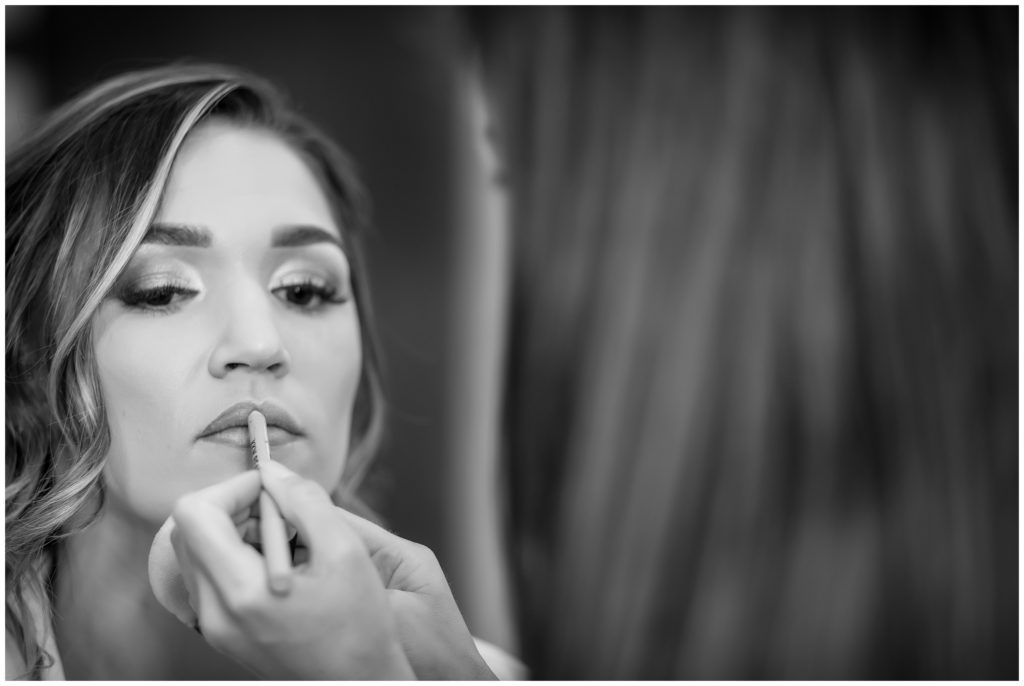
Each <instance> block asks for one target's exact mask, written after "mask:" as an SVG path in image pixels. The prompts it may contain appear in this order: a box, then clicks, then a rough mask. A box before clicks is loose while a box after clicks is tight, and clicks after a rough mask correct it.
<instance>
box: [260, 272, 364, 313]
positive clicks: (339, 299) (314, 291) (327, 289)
mask: <svg viewBox="0 0 1024 686" xmlns="http://www.w3.org/2000/svg"><path fill="white" fill-rule="evenodd" d="M303 291H305V292H306V293H305V294H306V295H309V296H310V297H311V298H317V299H318V301H317V303H316V304H315V305H312V306H310V305H309V304H308V301H307V302H305V303H298V302H294V301H292V300H287V299H286V298H287V297H288V296H289V295H292V294H295V295H297V294H298V293H300V292H303ZM270 292H271V293H273V294H274V295H277V296H278V297H279V298H281V300H282V301H283V302H285V303H286V304H288V305H290V306H292V307H297V308H298V309H301V310H319V309H320V308H322V307H325V306H327V305H341V304H343V303H346V302H348V295H347V294H346V293H344V292H342V291H340V290H339V289H338V288H336V287H335V286H332V285H330V284H326V283H321V282H319V281H317V280H315V279H311V278H305V279H303V280H301V281H294V282H292V283H285V284H282V285H280V286H278V287H277V288H273V289H271V291H270ZM279 294H280V295H279Z"/></svg>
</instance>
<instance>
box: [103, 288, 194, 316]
mask: <svg viewBox="0 0 1024 686" xmlns="http://www.w3.org/2000/svg"><path fill="white" fill-rule="evenodd" d="M198 293H199V291H196V290H193V289H191V288H186V287H184V286H180V285H178V284H162V285H160V286H153V287H151V288H127V289H125V290H124V291H123V292H122V293H121V296H120V297H121V302H123V303H124V304H125V306H127V307H131V308H135V309H140V310H165V309H168V308H171V307H173V306H174V305H178V304H180V303H182V302H184V301H185V300H188V299H189V298H192V297H194V296H196V295H197V294H198Z"/></svg>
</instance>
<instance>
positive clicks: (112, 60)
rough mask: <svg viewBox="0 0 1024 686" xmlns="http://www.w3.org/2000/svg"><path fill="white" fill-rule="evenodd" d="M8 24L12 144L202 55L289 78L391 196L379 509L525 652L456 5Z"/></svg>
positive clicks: (71, 10)
mask: <svg viewBox="0 0 1024 686" xmlns="http://www.w3.org/2000/svg"><path fill="white" fill-rule="evenodd" d="M5 20H6V41H7V42H6V79H7V80H6V117H5V122H6V143H7V145H8V147H9V146H11V145H12V144H14V143H16V142H17V141H18V140H19V139H20V138H21V137H22V136H24V135H25V133H26V132H28V131H31V130H32V128H33V127H34V126H35V125H36V124H37V123H38V121H39V120H40V118H41V117H43V116H45V114H46V113H47V112H48V111H49V110H50V109H51V108H53V107H55V106H56V105H58V104H60V103H62V102H64V101H65V100H67V99H68V98H70V97H72V96H74V95H76V94H78V93H79V92H81V91H82V90H84V89H86V88H88V87H89V86H91V85H93V84H94V83H96V82H98V81H99V80H101V79H104V78H106V77H109V76H112V75H115V74H118V73H121V72H124V71H127V70H130V69H135V68H141V67H147V66H155V65H158V64H163V63H166V62H168V61H175V60H187V59H191V60H204V61H215V62H223V63H227V64H232V65H236V66H241V67H244V68H247V69H249V70H252V71H254V72H256V73H257V74H260V75H262V76H264V77H266V78H268V79H270V80H271V81H273V82H275V83H276V84H277V85H278V86H280V87H281V88H282V89H284V90H285V91H286V92H287V93H289V94H290V95H291V97H292V99H293V100H294V101H295V102H296V103H297V104H298V105H299V107H300V109H301V110H302V111H304V112H305V114H306V115H307V116H308V117H309V118H310V119H312V120H313V121H314V122H316V123H317V124H318V125H320V126H321V127H322V128H323V129H324V130H326V131H327V133H328V134H330V135H331V137H332V138H333V139H334V140H336V141H337V142H338V143H339V144H340V145H341V146H342V147H343V148H345V149H346V150H347V151H348V152H349V153H350V154H351V155H352V156H353V157H354V159H355V160H356V162H357V164H358V167H359V169H360V170H361V173H362V177H363V180H364V182H365V183H366V185H367V187H368V188H369V191H370V195H371V198H372V201H373V217H374V224H375V231H374V234H375V235H374V236H373V237H372V238H371V239H370V242H369V244H368V246H367V247H368V252H369V254H368V257H369V261H370V265H369V273H370V278H371V286H372V288H373V301H374V304H375V308H376V314H377V320H378V326H379V335H380V340H381V343H382V346H383V357H384V363H385V385H386V392H387V396H388V400H389V406H390V414H389V426H388V431H387V435H386V438H385V442H384V445H383V449H382V451H381V453H380V455H379V457H378V461H377V465H376V467H375V469H374V471H373V473H372V474H371V476H370V478H369V486H370V488H369V490H370V501H371V504H372V505H374V506H375V508H376V509H377V511H378V512H379V513H380V514H381V515H382V516H383V518H384V519H385V521H386V522H387V524H388V526H389V527H390V528H392V529H393V530H394V531H395V532H396V533H398V534H399V535H401V536H403V537H405V538H409V539H412V540H415V541H418V542H420V543H423V544H425V545H427V546H428V547H430V548H431V549H433V550H434V552H435V553H436V554H437V556H438V558H439V560H440V561H441V564H442V566H443V567H444V569H445V571H446V573H447V575H448V578H449V581H450V583H451V585H452V589H453V592H454V594H455V597H456V599H457V600H458V601H459V604H460V607H462V609H463V612H464V613H465V615H466V617H467V620H468V622H469V624H470V628H471V630H472V631H473V632H474V634H475V635H477V636H479V637H482V638H486V639H489V640H491V641H493V642H496V643H498V644H499V645H503V646H504V647H506V648H510V649H514V646H513V645H512V639H511V632H510V630H509V627H508V619H507V612H506V609H505V608H506V607H507V605H506V602H505V600H504V597H505V596H504V584H503V582H502V576H501V573H500V570H501V567H500V565H499V564H498V562H497V558H496V555H497V554H498V553H497V550H498V546H497V542H496V532H497V528H496V524H495V522H496V518H495V512H496V508H495V503H496V500H495V497H494V471H493V459H494V451H493V444H494V441H493V437H492V433H491V431H492V429H493V426H494V414H495V413H494V403H493V394H492V390H493V388H492V387H491V386H490V385H489V384H491V383H493V379H494V378H495V374H494V370H495V369H496V359H495V357H494V355H495V353H494V351H493V350H492V349H491V348H489V347H487V346H488V345H489V344H490V342H493V341H494V340H496V337H495V333H494V331H493V324H494V322H497V321H498V320H499V318H498V317H497V314H496V310H495V308H494V307H492V305H495V304H496V303H497V302H498V301H497V300H496V298H497V297H498V291H497V290H496V288H497V285H496V284H497V281H496V279H497V276H498V271H497V267H498V265H499V262H500V260H498V259H497V257H498V256H497V255H496V253H495V250H494V248H495V244H494V242H493V240H492V238H493V235H491V234H487V233H482V232H479V231H474V230H473V229H474V227H475V226H476V225H477V224H478V220H479V218H480V213H481V212H483V211H485V209H484V208H481V207H479V206H478V205H474V204H472V203H473V202H476V201H472V200H469V199H467V198H466V197H465V194H463V195H462V196H460V195H457V194H456V188H460V187H463V186H461V185H460V181H459V179H460V177H461V178H462V179H465V178H466V177H467V176H469V177H472V176H474V174H475V171H474V169H473V164H475V162H474V154H475V153H474V150H473V148H472V144H471V142H469V141H466V140H463V139H464V137H465V134H460V135H456V132H457V131H465V128H464V126H463V125H464V124H465V117H466V116H468V115H467V113H466V112H465V107H464V103H465V98H464V97H463V93H462V91H463V90H464V89H463V87H462V80H461V79H460V75H459V72H458V70H456V69H454V68H453V66H454V61H453V60H454V59H455V58H456V57H457V40H456V35H457V34H456V30H455V16H454V11H453V10H451V9H445V8H431V7H379V8H374V7H294V8H285V7H269V6H268V7H259V6H257V7H245V6H237V7H209V8H206V7H183V6H182V7H128V6H106V7H72V6H60V7H40V6H8V7H6V8H5ZM467 203H468V204H467ZM489 235H491V238H488V236H489ZM488 260H489V261H488ZM492 267H494V269H492ZM481 325H484V327H485V328H484V329H481ZM488 325H490V326H491V329H487V328H486V326H488Z"/></svg>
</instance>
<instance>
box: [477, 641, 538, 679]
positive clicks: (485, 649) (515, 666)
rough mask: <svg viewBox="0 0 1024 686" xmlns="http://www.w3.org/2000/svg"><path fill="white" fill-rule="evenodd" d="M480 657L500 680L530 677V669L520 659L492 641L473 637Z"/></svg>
mask: <svg viewBox="0 0 1024 686" xmlns="http://www.w3.org/2000/svg"><path fill="white" fill-rule="evenodd" d="M473 641H474V642H475V643H476V649H477V650H478V651H480V657H482V658H483V659H484V662H486V663H487V666H488V667H489V668H490V669H491V671H492V672H494V676H496V677H498V679H500V680H501V681H524V680H526V679H528V678H530V670H528V669H527V668H526V665H524V664H523V663H522V662H521V661H520V660H518V659H517V658H515V657H513V656H512V655H510V654H509V653H507V652H505V651H504V650H502V649H501V648H499V647H498V646H496V645H494V644H493V643H488V642H487V641H485V640H483V639H480V638H476V637H475V636H474V637H473Z"/></svg>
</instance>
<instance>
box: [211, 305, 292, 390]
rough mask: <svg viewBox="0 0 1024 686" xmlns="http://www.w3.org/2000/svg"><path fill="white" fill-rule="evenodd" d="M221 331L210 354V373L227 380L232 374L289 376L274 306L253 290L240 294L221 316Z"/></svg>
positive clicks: (219, 314) (288, 363) (286, 357)
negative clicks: (260, 373) (257, 373)
mask: <svg viewBox="0 0 1024 686" xmlns="http://www.w3.org/2000/svg"><path fill="white" fill-rule="evenodd" d="M218 318H219V319H220V321H221V323H222V326H223V328H222V330H221V334H220V337H219V339H218V340H217V344H216V346H215V347H214V349H213V353H212V354H211V355H210V373H211V374H212V375H213V376H215V377H217V378H224V377H225V376H227V375H228V374H230V373H231V372H235V371H248V372H266V373H269V374H272V375H273V376H275V377H280V376H284V375H285V374H287V373H288V369H289V366H290V360H289V357H288V351H287V350H286V349H285V346H284V340H283V339H282V337H281V331H280V329H279V327H278V322H277V320H276V315H275V312H274V303H273V302H271V299H270V298H268V297H267V295H266V293H265V292H263V291H261V290H258V289H252V290H251V291H250V292H249V293H238V294H236V295H235V297H234V298H232V299H231V302H229V303H226V304H225V306H224V307H223V309H222V311H221V312H219V313H218Z"/></svg>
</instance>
